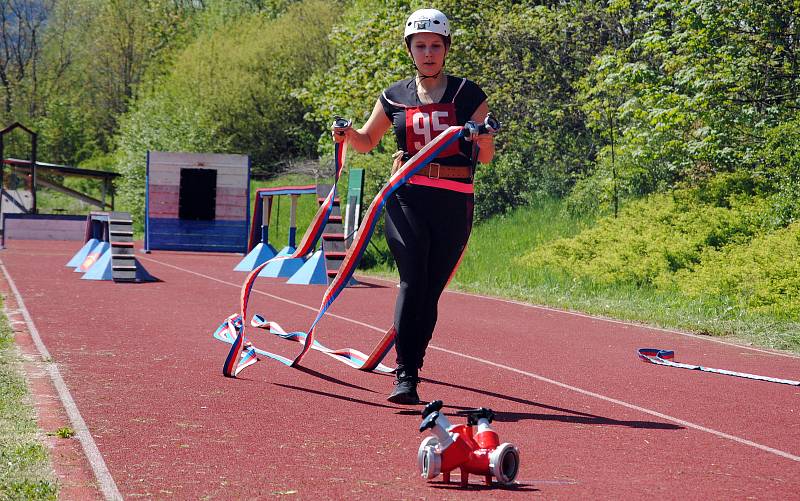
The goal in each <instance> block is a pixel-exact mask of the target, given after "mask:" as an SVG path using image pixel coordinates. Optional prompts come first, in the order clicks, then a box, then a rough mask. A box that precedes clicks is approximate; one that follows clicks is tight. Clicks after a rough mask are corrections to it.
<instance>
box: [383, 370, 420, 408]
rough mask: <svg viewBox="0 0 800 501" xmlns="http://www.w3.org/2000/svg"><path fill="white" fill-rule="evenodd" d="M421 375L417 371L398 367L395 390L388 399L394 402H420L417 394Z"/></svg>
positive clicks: (413, 403)
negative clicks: (418, 375)
mask: <svg viewBox="0 0 800 501" xmlns="http://www.w3.org/2000/svg"><path fill="white" fill-rule="evenodd" d="M418 383H419V377H417V372H416V371H410V370H407V369H404V368H400V367H398V368H397V380H396V381H395V382H394V385H395V386H394V391H392V394H391V395H389V397H388V398H387V399H386V400H388V401H389V402H392V403H393V404H402V405H417V404H418V403H420V401H419V395H418V394H417V384H418Z"/></svg>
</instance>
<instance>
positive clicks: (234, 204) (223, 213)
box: [145, 151, 250, 252]
mask: <svg viewBox="0 0 800 501" xmlns="http://www.w3.org/2000/svg"><path fill="white" fill-rule="evenodd" d="M213 178H216V181H215V182H214V185H213V189H211V187H210V186H209V185H208V184H209V183H211V182H212V181H211V180H212V179H213ZM146 179H147V180H146V185H147V186H146V194H145V202H146V203H145V250H146V251H149V250H184V251H216V252H246V251H247V237H248V226H249V218H250V214H249V213H250V162H249V159H248V157H247V156H245V155H229V154H214V153H171V152H158V151H151V152H148V155H147V178H146Z"/></svg>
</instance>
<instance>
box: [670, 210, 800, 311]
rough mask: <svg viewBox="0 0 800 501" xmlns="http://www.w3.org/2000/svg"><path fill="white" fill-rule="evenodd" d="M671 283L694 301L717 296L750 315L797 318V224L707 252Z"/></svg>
mask: <svg viewBox="0 0 800 501" xmlns="http://www.w3.org/2000/svg"><path fill="white" fill-rule="evenodd" d="M673 281H674V283H675V284H676V285H677V287H678V289H679V290H680V291H681V292H683V293H684V294H685V295H687V296H689V297H692V298H717V300H718V301H723V300H728V301H730V302H732V303H733V304H735V305H737V306H739V307H742V308H745V309H748V310H750V311H753V312H758V313H767V314H770V315H774V316H776V317H778V318H789V319H794V320H798V319H800V222H796V223H793V224H792V225H791V226H789V227H788V228H784V229H781V230H778V231H775V232H772V233H770V234H767V235H763V236H758V237H756V238H754V239H753V240H752V241H751V242H749V243H748V244H746V245H733V246H727V247H724V248H722V249H719V250H717V249H706V250H705V251H704V252H703V255H702V258H701V262H700V264H699V265H697V266H696V267H694V269H692V270H691V271H689V270H680V271H679V272H678V273H677V274H676V275H675V277H674V280H673Z"/></svg>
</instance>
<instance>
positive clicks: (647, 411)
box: [144, 258, 800, 462]
mask: <svg viewBox="0 0 800 501" xmlns="http://www.w3.org/2000/svg"><path fill="white" fill-rule="evenodd" d="M144 259H147V260H148V261H152V262H154V263H158V264H161V265H164V266H167V267H169V268H173V269H175V270H179V271H183V272H185V273H190V274H192V275H197V276H199V277H203V278H206V279H208V280H213V281H214V282H219V283H221V284H225V285H230V286H233V287H236V288H241V287H242V286H241V284H235V283H232V282H227V281H225V280H220V279H218V278H214V277H212V276H209V275H204V274H202V273H198V272H196V271H192V270H189V269H186V268H181V267H180V266H175V265H172V264H169V263H164V262H162V261H158V260H156V259H152V258H144ZM253 292H255V293H257V294H262V295H264V296H269V297H271V298H273V299H276V300H278V301H283V302H285V303H288V304H292V305H295V306H299V307H302V308H306V309H308V310H311V311H318V308H315V307H313V306H309V305H306V304H302V303H298V302H296V301H292V300H290V299H285V298H282V297H280V296H276V295H273V294H268V293H266V292H261V291H259V290H257V289H255V288H254V289H253ZM330 316H332V317H335V318H338V319H340V320H344V321H346V322H351V323H354V324H357V325H361V326H363V327H367V328H370V329H372V330H375V331H378V332H381V333H383V332H385V331H386V329H381V328H380V327H376V326H374V325H370V324H367V323H364V322H360V321H358V320H354V319H352V318H348V317H343V316H340V315H333V314H330ZM428 347H429V348H431V349H433V350H436V351H441V352H443V353H447V354H450V355H453V356H457V357H461V358H465V359H467V360H471V361H473V362H478V363H481V364H485V365H489V366H491V367H495V368H498V369H503V370H507V371H510V372H514V373H516V374H520V375H522V376H526V377H530V378H532V379H536V380H537V381H542V382H544V383H548V384H552V385H555V386H558V387H560V388H564V389H566V390H570V391H574V392H576V393H580V394H581V395H586V396H588V397H592V398H597V399H599V400H603V401H606V402H610V403H612V404H616V405H620V406H622V407H626V408H628V409H632V410H636V411H639V412H643V413H645V414H649V415H651V416H655V417H658V418H660V419H663V420H665V421H671V422H673V423H676V424H679V425H681V426H685V427H686V428H692V429H694V430H698V431H702V432H705V433H710V434H711V435H714V436H717V437H719V438H724V439H726V440H731V441H733V442H736V443H739V444H742V445H747V446H750V447H754V448H756V449H759V450H761V451H764V452H768V453H770V454H775V455H776V456H780V457H783V458H786V459H790V460H792V461H797V462H800V456H796V455H794V454H792V453H790V452H786V451H782V450H779V449H775V448H773V447H770V446H768V445H763V444H759V443H757V442H753V441H752V440H747V439H746V438H741V437H737V436H735V435H730V434H728V433H725V432H722V431H718V430H714V429H712V428H707V427H705V426H701V425H699V424H695V423H692V422H690V421H685V420H683V419H680V418H676V417H673V416H670V415H668V414H663V413H661V412H658V411H654V410H651V409H647V408H645V407H640V406H638V405H636V404H631V403H628V402H625V401H623V400H617V399H616V398H611V397H607V396H605V395H601V394H599V393H595V392H593V391H589V390H584V389H583V388H578V387H577V386H572V385H569V384H566V383H562V382H560V381H555V380H553V379H549V378H546V377H544V376H540V375H538V374H534V373H533V372H528V371H524V370H521V369H517V368H514V367H511V366H508V365H504V364H499V363H497V362H492V361H491V360H486V359H483V358H478V357H473V356H472V355H467V354H465V353H460V352H457V351H452V350H448V349H446V348H441V347H439V346H435V345H429V346H428Z"/></svg>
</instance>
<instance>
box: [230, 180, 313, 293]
mask: <svg viewBox="0 0 800 501" xmlns="http://www.w3.org/2000/svg"><path fill="white" fill-rule="evenodd" d="M315 193H316V186H315V185H313V184H312V185H308V186H278V187H272V188H259V189H258V190H256V197H255V204H254V207H253V218H252V219H251V223H250V233H249V238H248V244H247V250H248V254H247V255H246V256H245V257H244V259H242V260H241V261H240V262H239V263H238V264H237V265H236V267H235V268H234V271H252V270H253V269H255V268H257V267H258V266H260V265H261V264H263V263H264V262H265V261H268V260H270V259H272V258H273V257H276V256H288V255H291V254H292V253H293V252H294V250H295V245H296V243H295V239H296V237H297V202H298V199H299V198H300V196H301V195H308V194H311V195H313V194H315ZM279 196H289V197H290V199H291V207H290V210H289V238H288V242H287V245H286V247H284V248H283V249H281V250H280V251H276V250H275V247H273V246H272V245H271V244H270V243H269V226H270V219H271V217H272V208H273V207H274V205H275V204H273V202H274V201H275V200H276V199H275V197H279ZM302 265H303V260H302V259H300V258H296V259H280V260H276V261H274V262H273V263H270V264H268V265H267V266H266V267H265V268H264V269H262V270H261V272H260V273H259V274H258V276H260V277H273V278H275V277H290V276H292V274H294V272H296V271H297V270H298V269H299V268H300V266H302Z"/></svg>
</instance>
